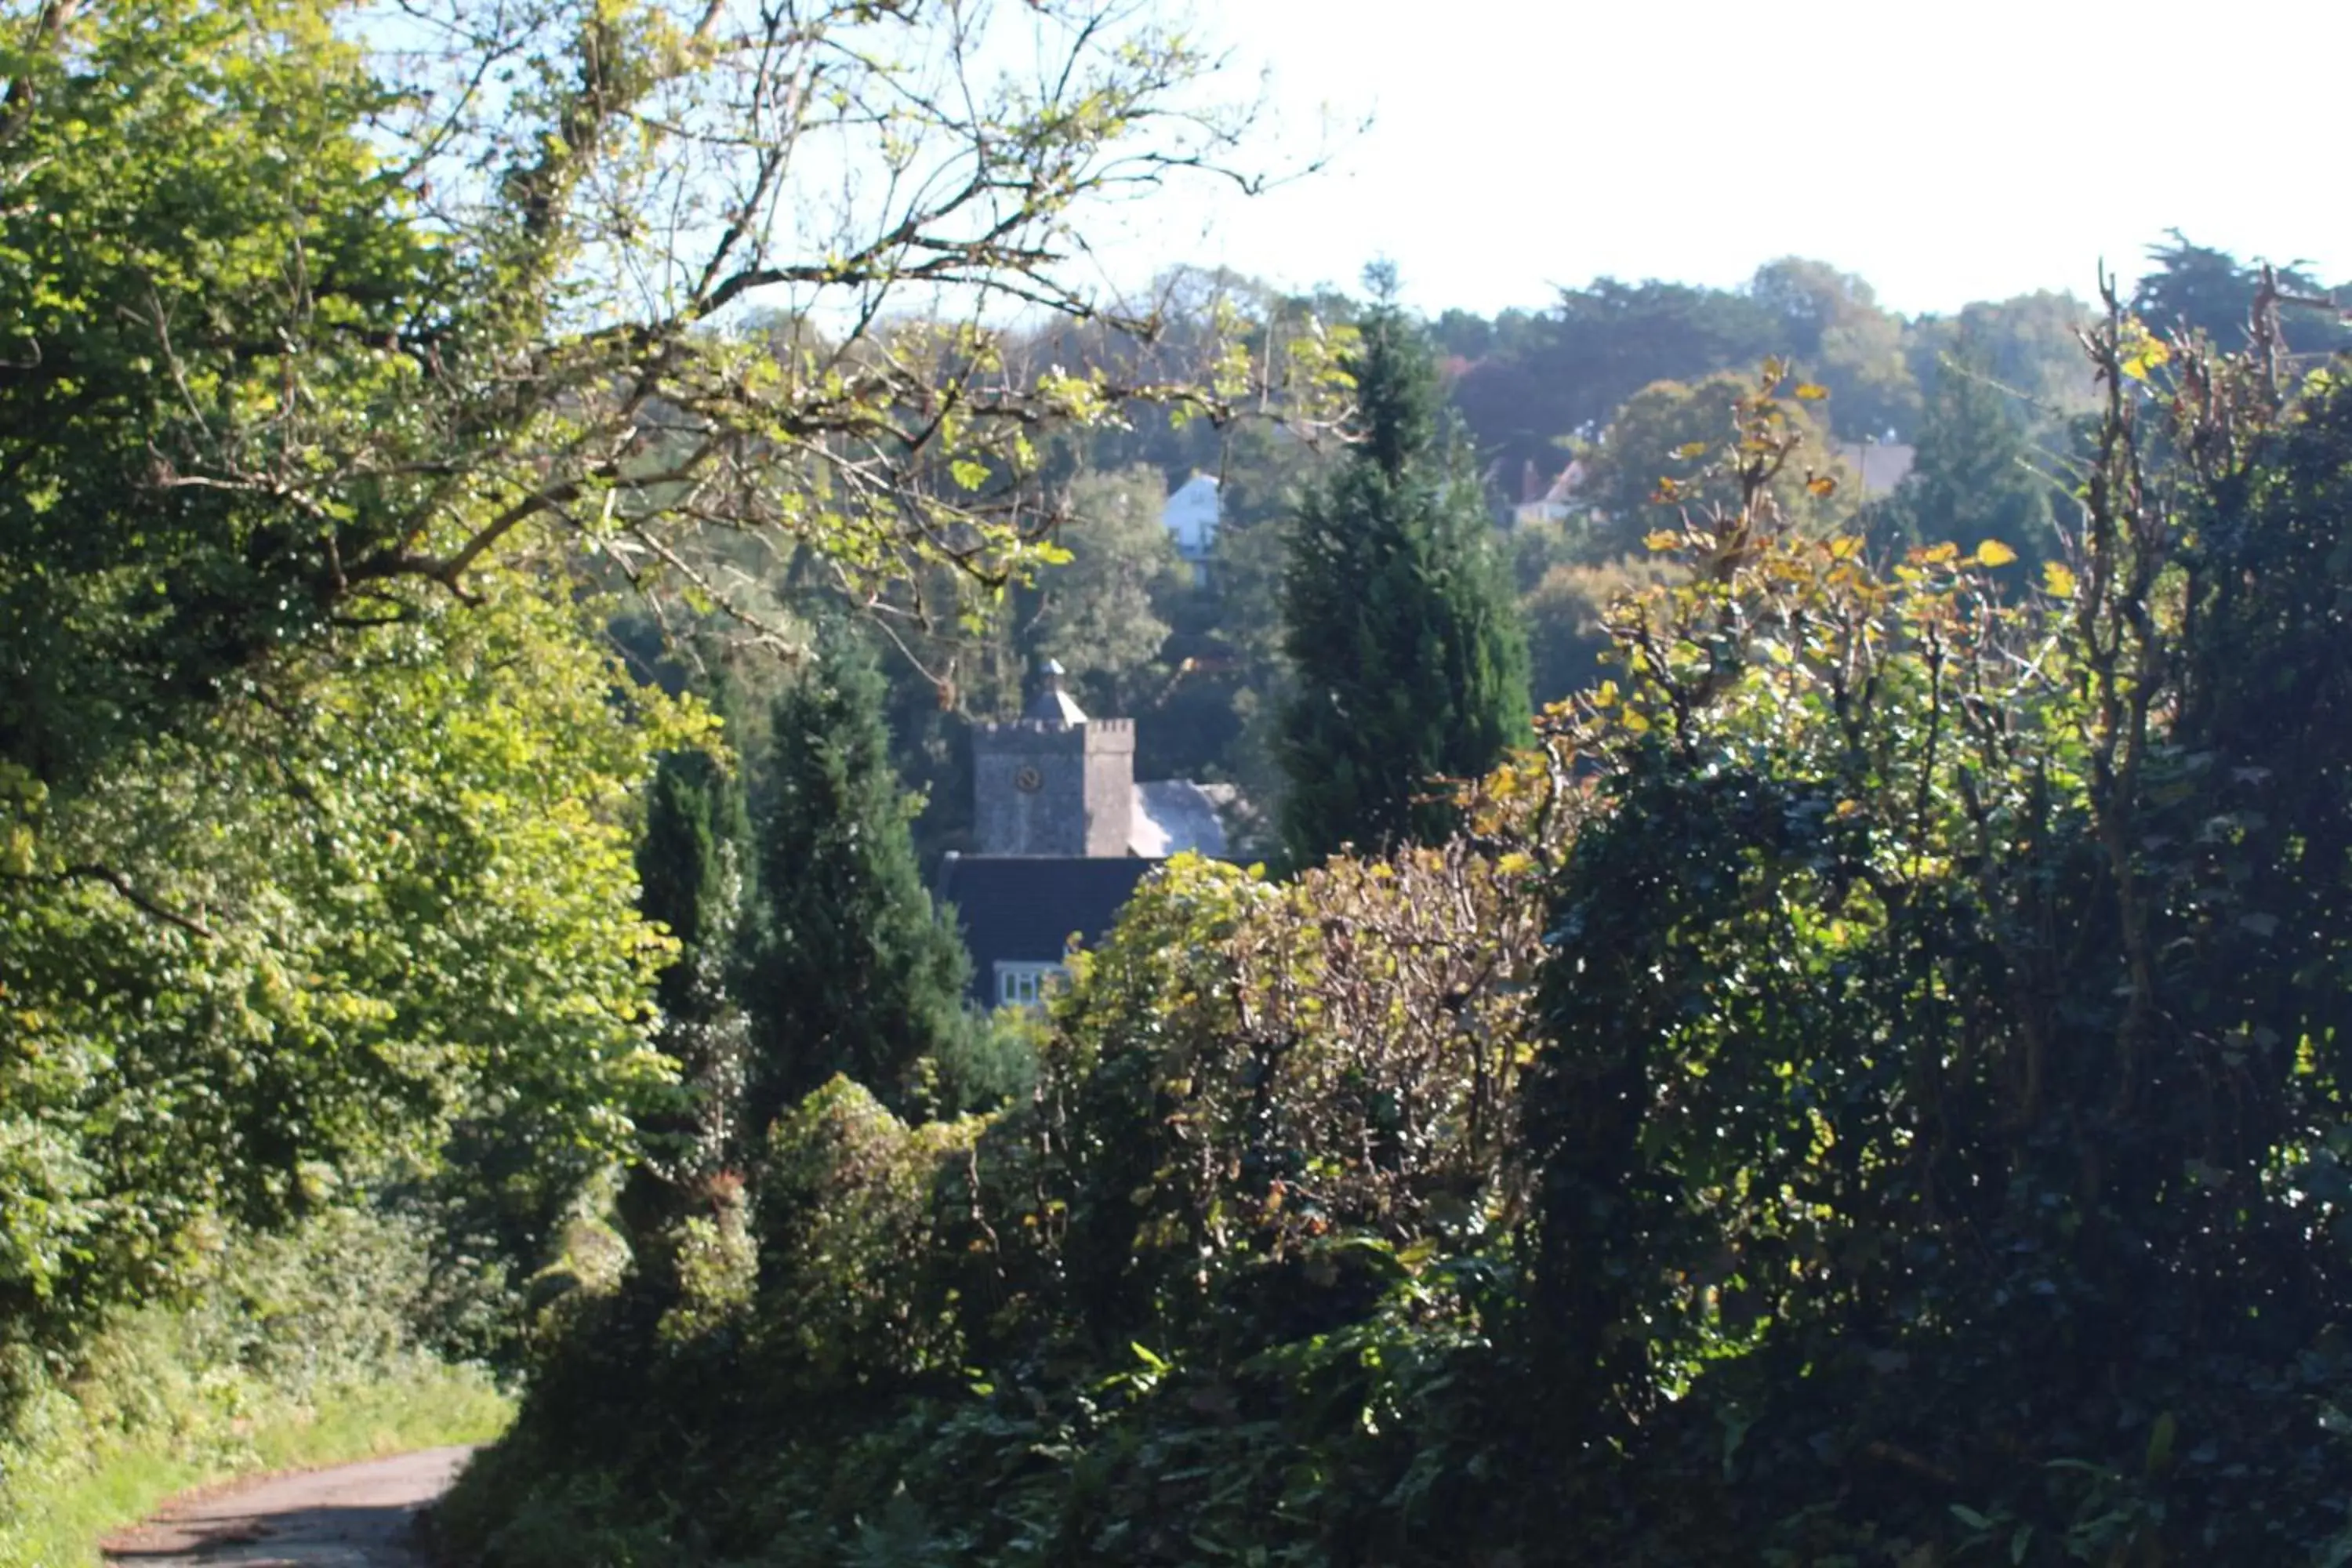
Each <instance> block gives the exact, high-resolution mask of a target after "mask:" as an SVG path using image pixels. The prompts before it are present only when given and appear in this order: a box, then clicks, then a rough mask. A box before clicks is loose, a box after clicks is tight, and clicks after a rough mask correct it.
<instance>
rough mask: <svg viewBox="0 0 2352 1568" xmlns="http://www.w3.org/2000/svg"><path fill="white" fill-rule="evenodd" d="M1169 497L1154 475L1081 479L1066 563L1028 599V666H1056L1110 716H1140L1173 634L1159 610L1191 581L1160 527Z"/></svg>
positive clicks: (1061, 540)
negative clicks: (1046, 661) (1049, 662)
mask: <svg viewBox="0 0 2352 1568" xmlns="http://www.w3.org/2000/svg"><path fill="white" fill-rule="evenodd" d="M1165 500H1166V486H1165V483H1164V481H1162V479H1160V472H1159V470H1158V469H1156V468H1149V467H1145V466H1141V465H1138V466H1134V467H1130V468H1120V469H1118V470H1115V471H1113V472H1110V473H1104V474H1087V475H1083V476H1081V477H1080V478H1079V479H1077V481H1076V483H1074V484H1073V485H1072V486H1071V487H1070V491H1069V496H1068V501H1067V510H1068V513H1069V521H1066V523H1064V524H1063V525H1062V526H1061V527H1060V528H1059V529H1057V530H1055V540H1054V542H1055V544H1057V545H1059V546H1060V547H1061V548H1062V549H1063V550H1065V551H1066V552H1068V554H1069V560H1067V561H1066V562H1064V563H1059V564H1056V565H1050V566H1046V567H1045V568H1043V569H1042V570H1041V571H1040V572H1039V573H1038V574H1037V575H1036V579H1035V584H1034V588H1033V589H1032V590H1031V591H1030V593H1029V594H1028V595H1026V597H1028V598H1029V599H1030V601H1031V604H1030V606H1029V607H1028V614H1027V615H1026V616H1024V622H1025V624H1024V627H1023V632H1024V636H1023V637H1022V641H1023V642H1024V644H1026V649H1025V651H1026V652H1027V653H1028V654H1029V656H1030V659H1031V662H1032V663H1033V664H1034V661H1035V660H1036V659H1040V658H1055V659H1058V660H1060V661H1061V664H1062V667H1063V668H1065V669H1066V670H1068V671H1069V672H1070V673H1071V674H1072V675H1074V676H1076V678H1077V679H1079V681H1080V682H1082V683H1083V686H1084V689H1086V691H1087V695H1088V696H1089V697H1091V698H1093V699H1095V700H1097V702H1098V703H1099V704H1100V705H1101V706H1102V707H1103V710H1105V711H1107V712H1111V713H1132V712H1134V711H1135V710H1136V708H1137V707H1138V706H1139V700H1140V699H1141V698H1142V697H1143V696H1144V695H1145V693H1146V692H1147V691H1148V690H1150V689H1151V687H1152V686H1153V685H1155V684H1157V683H1156V682H1154V681H1153V680H1152V679H1151V676H1152V671H1153V669H1154V668H1155V667H1156V666H1157V665H1158V663H1159V659H1160V650H1161V648H1162V647H1164V646H1165V645H1166V643H1167V641H1168V635H1169V630H1170V627H1169V623H1168V620H1167V618H1166V616H1164V615H1163V614H1162V611H1163V608H1164V607H1165V606H1166V605H1168V603H1169V602H1170V601H1171V599H1172V598H1174V597H1175V596H1176V595H1178V594H1179V593H1181V591H1182V589H1183V587H1184V584H1185V574H1184V566H1183V563H1182V562H1181V560H1179V559H1178V558H1177V554H1176V547H1175V545H1174V543H1173V542H1171V540H1170V538H1169V536H1168V530H1167V529H1166V528H1165V527H1164V526H1162V525H1161V523H1160V508H1161V506H1162V504H1163V502H1164V501H1165Z"/></svg>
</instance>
